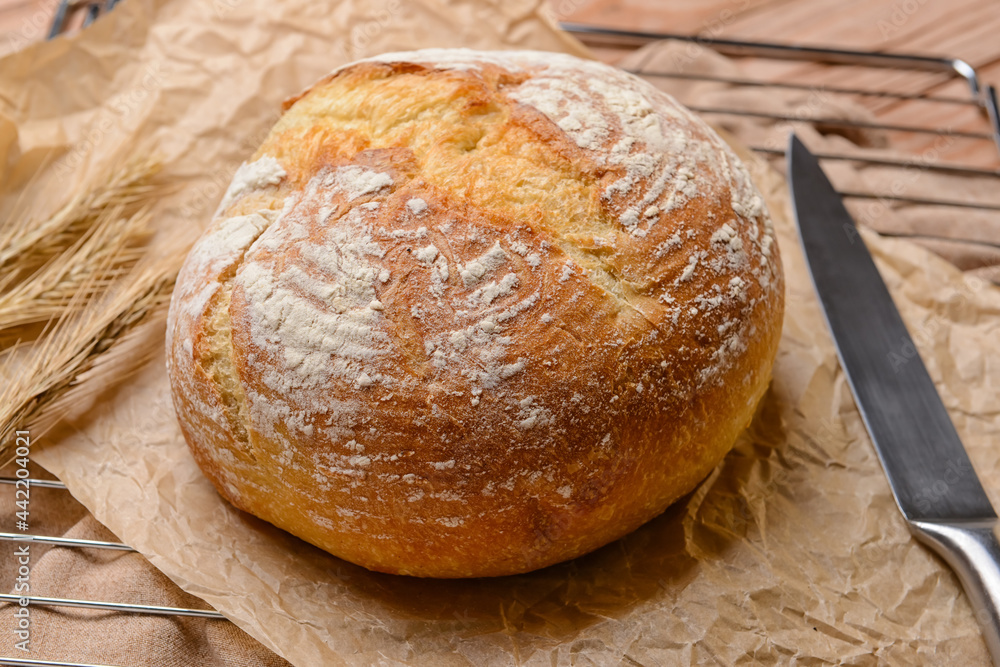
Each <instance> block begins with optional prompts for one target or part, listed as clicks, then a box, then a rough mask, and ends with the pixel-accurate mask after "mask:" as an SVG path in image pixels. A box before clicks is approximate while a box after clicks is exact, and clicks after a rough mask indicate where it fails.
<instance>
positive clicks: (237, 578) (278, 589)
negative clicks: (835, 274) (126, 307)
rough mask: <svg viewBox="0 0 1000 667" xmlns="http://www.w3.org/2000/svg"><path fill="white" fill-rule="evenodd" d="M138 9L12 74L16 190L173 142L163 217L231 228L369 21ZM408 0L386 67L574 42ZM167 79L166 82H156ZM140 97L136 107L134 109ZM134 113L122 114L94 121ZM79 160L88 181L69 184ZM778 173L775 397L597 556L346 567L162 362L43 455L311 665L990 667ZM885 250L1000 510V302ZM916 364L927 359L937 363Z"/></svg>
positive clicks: (293, 657)
mask: <svg viewBox="0 0 1000 667" xmlns="http://www.w3.org/2000/svg"><path fill="white" fill-rule="evenodd" d="M225 6H226V7H228V6H230V5H225ZM119 7H120V8H119V9H116V10H115V14H117V16H115V17H114V21H110V20H109V21H104V22H102V23H98V24H97V25H96V26H95V27H94V28H93V30H92V31H90V32H88V33H85V34H84V35H83V37H81V38H79V39H76V40H63V41H62V42H57V43H56V44H54V45H43V46H42V47H38V48H37V49H29V50H28V51H27V52H25V54H22V55H19V56H14V57H13V58H10V59H7V60H4V61H0V63H2V68H0V104H2V105H3V107H2V109H3V117H2V118H0V146H3V147H4V148H3V150H4V151H5V152H6V161H5V162H4V165H3V169H4V170H5V171H4V181H3V182H4V185H3V188H4V189H5V190H6V191H7V192H11V191H13V190H14V189H16V188H18V187H21V186H22V185H23V183H24V182H25V181H26V179H27V176H28V174H30V173H31V171H32V170H33V169H37V168H38V166H39V165H40V164H42V163H43V162H45V161H46V160H48V166H47V167H46V168H45V170H44V171H43V174H42V177H41V178H40V180H39V182H38V183H36V184H35V185H33V186H32V187H36V188H41V189H45V188H53V189H57V188H58V186H59V185H60V184H61V186H62V187H63V188H65V187H68V186H69V185H70V184H73V183H79V182H82V181H83V179H84V174H83V171H85V168H87V167H88V165H92V164H93V163H96V162H99V161H100V160H101V159H110V158H109V157H108V156H110V155H112V154H113V152H112V150H113V149H114V150H117V149H118V146H120V144H121V142H122V141H123V140H126V139H127V140H129V141H131V142H133V143H135V144H136V145H149V144H147V143H146V142H151V141H152V142H154V143H153V144H152V145H155V146H157V149H158V150H160V151H161V152H162V153H163V154H164V155H165V156H166V159H167V164H168V172H169V173H171V174H174V175H176V176H178V177H180V178H182V179H184V180H183V182H184V183H185V187H184V189H183V191H182V192H180V193H179V194H178V195H177V196H176V197H175V198H174V199H171V200H170V201H168V202H165V203H164V206H163V208H162V210H161V211H160V212H159V216H160V217H159V219H160V221H161V222H162V224H163V226H164V229H168V230H169V229H171V227H179V228H182V229H191V228H194V227H197V226H199V225H202V224H204V223H205V222H207V217H208V215H210V212H211V210H212V209H213V208H214V206H215V204H216V202H217V200H218V198H219V197H221V193H222V189H223V187H224V186H225V184H226V183H227V182H228V180H229V177H230V175H231V173H232V172H233V171H234V170H235V168H236V167H237V166H238V164H239V162H240V160H241V159H243V158H244V157H246V155H248V154H249V153H250V152H251V150H252V148H253V146H254V145H255V143H256V141H257V140H258V139H259V137H260V134H261V133H262V132H263V131H265V130H266V129H267V127H269V126H270V124H271V123H272V122H273V120H274V118H275V115H276V110H277V108H278V103H279V101H280V100H281V99H282V98H283V97H285V96H286V95H288V94H290V93H292V92H295V91H296V90H297V89H299V88H301V87H303V86H305V85H307V84H308V83H310V82H311V81H312V80H314V79H315V78H317V77H318V76H320V75H321V74H323V73H325V72H326V71H327V70H329V69H330V68H331V67H332V66H333V65H336V64H337V63H338V62H341V58H340V55H339V54H338V51H337V49H338V47H337V45H338V43H342V42H338V39H337V38H335V37H334V36H341V38H342V36H343V35H345V34H348V33H349V30H350V26H352V25H355V26H356V25H359V24H360V23H363V22H364V21H365V20H366V19H364V18H363V17H364V16H365V14H364V12H365V11H367V10H362V9H361V8H360V7H361V3H358V4H357V5H354V4H351V3H344V4H340V5H337V6H336V7H324V8H320V7H319V6H318V3H317V5H313V4H308V3H305V2H288V3H283V4H282V5H281V8H280V9H279V8H277V7H272V6H270V5H268V4H265V3H252V2H249V1H248V0H244V2H242V3H237V2H236V0H234V4H233V5H232V6H231V9H230V10H228V11H221V10H219V5H218V3H216V5H214V6H212V5H210V4H208V3H201V4H197V3H193V2H192V3H187V2H182V1H181V0H174V1H173V2H167V3H160V4H158V3H155V2H145V3H143V2H141V1H140V0H130V1H129V2H127V3H123V4H122V5H120V6H119ZM400 7H402V9H399V14H398V16H399V17H402V18H400V19H399V23H395V24H387V27H384V28H383V29H382V30H381V32H379V33H378V34H376V35H375V36H374V37H373V38H372V39H373V42H372V44H371V45H369V46H368V47H367V48H369V49H370V50H371V52H374V50H375V49H387V48H390V47H391V48H392V49H396V48H412V47H417V46H429V45H434V46H454V45H463V44H464V45H475V46H481V47H484V46H497V47H499V46H506V45H513V44H516V45H518V46H521V47H527V46H531V47H540V48H553V49H555V48H573V45H572V43H571V42H568V41H565V40H564V39H563V38H562V37H560V36H559V35H557V34H555V33H554V32H553V31H552V29H551V28H550V27H549V26H547V25H546V24H545V22H543V21H540V20H539V19H538V17H537V13H536V9H537V8H536V6H535V4H534V3H520V4H519V3H504V4H503V5H500V4H499V2H497V3H496V4H495V5H491V4H489V3H485V2H472V1H467V2H459V3H451V4H449V5H447V6H445V5H440V6H439V5H437V4H436V3H434V2H432V1H431V0H423V1H422V2H407V3H405V4H401V5H400ZM418 17H419V19H418ZM357 55H363V54H357ZM43 56H44V57H43ZM156 63H159V64H156ZM150 67H152V68H153V70H152V71H153V72H154V74H153V76H154V78H155V81H156V83H155V85H150V86H149V87H148V88H146V87H145V84H144V83H142V81H143V77H148V76H150V74H149V72H150V70H149V69H148V68H150ZM66 71H68V72H69V74H64V72H66ZM155 72H159V74H155ZM156 77H158V78H156ZM53 81H58V82H61V86H62V89H61V91H58V90H49V87H52V85H53V83H52V82H53ZM140 89H141V90H145V91H146V93H145V94H140V93H139V92H138V91H139V90H140ZM122 100H130V101H129V104H134V106H132V107H127V108H123V110H122V111H121V112H119V111H116V110H115V107H114V103H115V101H122ZM108 114H111V116H110V117H111V118H113V119H114V120H115V122H113V123H110V124H108V125H106V126H105V129H102V130H100V131H95V130H93V128H94V127H99V126H98V125H95V123H101V122H102V121H101V119H102V118H103V117H104V116H106V115H108ZM88 128H89V129H88ZM88 131H94V132H96V134H95V135H94V137H93V145H94V146H95V147H96V149H95V150H96V153H95V157H92V158H91V157H86V158H85V157H74V156H85V155H89V153H86V154H85V153H84V152H79V151H78V149H77V146H79V145H81V143H80V142H83V141H89V140H90V139H88V138H87V137H88V136H90V135H88V134H87V133H88ZM67 158H73V159H75V160H76V164H75V166H73V167H72V168H65V167H64V169H65V171H64V175H63V176H62V181H61V182H60V183H53V181H54V180H55V179H56V174H58V173H59V172H57V171H54V170H55V169H58V168H59V167H60V164H62V162H61V161H62V160H65V159H67ZM753 166H754V171H755V174H756V178H757V182H758V184H759V185H760V187H761V188H762V190H764V191H765V193H766V195H767V199H768V201H769V203H770V206H771V208H772V212H773V214H774V217H775V221H776V228H777V230H778V234H779V241H780V244H781V251H782V255H783V258H784V263H785V270H786V276H787V284H788V294H787V311H786V319H785V323H784V334H783V339H782V343H781V348H780V351H779V357H778V361H777V364H776V367H775V369H774V381H773V385H772V388H771V390H770V391H769V392H768V394H767V396H766V397H765V399H764V401H763V403H762V405H761V406H760V410H759V413H758V416H757V418H756V419H755V421H754V422H753V424H752V425H751V427H750V429H749V430H748V431H747V432H746V434H744V436H742V437H741V438H740V440H739V442H738V443H737V445H736V447H735V448H734V450H733V452H732V453H731V454H730V455H729V456H728V457H727V458H726V459H725V461H724V462H723V463H722V464H721V465H720V466H719V468H718V469H717V470H716V471H715V472H714V473H713V474H712V475H710V476H709V478H708V479H707V480H705V482H704V483H703V484H702V485H701V486H700V487H699V488H698V489H697V490H696V491H695V492H694V493H692V494H691V495H690V496H689V497H687V498H685V499H684V500H682V501H681V502H679V503H677V504H676V505H674V506H673V507H671V508H670V509H668V510H667V511H666V512H665V513H664V514H663V515H662V516H661V517H659V518H657V519H655V520H653V521H651V522H650V523H649V524H647V525H646V526H643V527H642V528H640V529H639V530H637V531H636V532H634V533H633V534H631V535H629V536H627V537H625V538H624V539H622V540H619V541H618V542H615V543H613V544H611V545H608V546H606V547H604V548H602V549H600V550H598V551H596V552H594V553H592V554H590V555H588V556H585V557H582V558H579V559H576V560H574V561H571V562H569V563H565V564H562V565H557V566H554V567H550V568H547V569H545V570H542V571H539V572H535V573H531V574H527V575H522V576H516V577H506V578H501V579H492V580H471V581H434V580H417V579H411V578H405V577H396V576H391V575H381V574H375V573H371V572H368V571H366V570H364V569H362V568H359V567H356V566H353V565H350V564H348V563H345V562H343V561H341V560H338V559H336V558H334V557H332V556H329V555H327V554H325V553H323V552H321V551H319V550H317V549H315V548H313V547H311V546H309V545H307V544H304V543H303V542H301V541H299V540H297V539H295V538H293V537H291V536H289V535H287V534H285V533H283V532H282V531H279V530H277V529H276V528H273V527H271V526H270V525H268V524H265V523H263V522H261V521H258V520H256V519H254V518H253V517H250V516H248V515H246V514H243V513H241V512H239V511H237V510H235V509H233V508H232V507H231V506H229V505H228V504H226V503H225V502H224V501H222V500H221V499H220V498H219V496H218V495H217V494H216V493H215V491H214V490H213V489H212V487H211V485H210V484H209V483H208V482H207V481H206V479H205V478H204V477H203V476H202V475H201V473H200V471H199V470H198V468H197V467H196V465H195V464H194V461H193V460H192V458H191V457H190V455H189V454H188V451H187V448H186V446H185V445H184V442H183V439H182V437H181V435H180V432H179V429H178V427H177V424H176V421H175V418H174V414H173V409H172V407H171V403H170V397H169V390H168V385H167V381H166V376H165V372H164V370H163V359H162V356H161V357H160V358H158V359H156V360H155V361H154V362H152V363H151V364H149V365H148V366H146V367H145V368H144V370H143V371H142V372H141V373H140V374H139V375H138V376H136V377H134V378H132V379H130V380H129V381H128V382H126V383H125V384H122V385H120V386H119V387H118V388H117V389H116V390H113V391H110V392H108V393H107V394H105V395H104V396H103V397H102V400H101V401H99V402H98V403H97V404H96V406H95V407H94V409H93V410H92V411H91V412H90V413H89V414H88V415H87V416H86V417H85V418H79V419H76V420H75V421H74V422H73V423H72V424H70V425H68V426H67V427H65V428H63V429H61V430H60V431H59V432H57V433H53V434H51V435H50V436H48V437H47V439H48V440H49V441H50V442H49V444H48V445H47V446H45V447H44V448H42V449H40V450H38V451H37V452H36V453H35V458H36V459H37V460H38V461H39V462H40V463H42V464H43V465H44V466H45V467H46V468H48V469H49V470H51V471H53V472H54V473H55V474H57V475H58V476H59V477H60V478H61V479H62V480H63V481H65V482H66V484H67V485H68V486H69V488H70V489H71V491H72V492H73V494H74V495H75V496H76V497H77V498H79V499H80V500H81V502H83V503H84V504H85V505H86V506H87V507H88V508H89V509H90V510H91V511H92V512H93V513H94V515H95V516H96V517H97V518H98V519H99V520H100V521H102V522H103V523H105V524H106V525H107V526H108V527H109V528H110V529H111V530H112V531H113V532H114V533H115V534H117V535H118V536H119V537H120V538H121V539H122V540H123V541H125V542H127V543H128V544H130V545H132V546H134V547H135V548H137V549H138V550H139V551H141V552H142V553H143V554H145V555H146V556H147V557H148V558H149V559H150V560H151V561H152V562H153V564H154V565H156V566H157V567H158V568H160V569H161V570H162V571H163V572H164V573H166V574H167V575H168V576H169V577H170V578H171V579H173V580H174V581H175V582H177V583H178V584H179V585H180V586H181V587H182V588H184V589H185V590H186V591H189V592H191V593H193V594H195V595H198V596H200V597H201V598H203V599H205V600H206V601H207V602H209V603H210V604H211V605H212V606H214V607H215V608H217V609H219V610H220V611H222V612H223V613H225V614H226V615H227V616H228V617H229V618H231V619H232V620H233V621H235V622H236V623H237V624H239V625H240V626H241V627H242V628H244V629H245V630H246V631H247V632H249V633H250V634H251V635H253V636H254V637H256V638H257V639H259V640H260V641H261V642H263V643H264V644H265V645H267V646H269V647H270V648H272V649H273V650H275V651H276V652H277V653H279V654H280V655H282V656H284V657H285V658H287V659H288V660H290V661H291V662H292V663H294V664H297V665H338V664H348V665H371V664H388V665H393V664H406V665H409V664H413V665H508V664H524V665H536V664H537V665H543V664H544V665H568V664H641V665H684V664H790V663H794V664H850V665H867V664H883V663H887V664H893V665H911V664H912V665H919V664H954V665H980V664H982V665H985V664H987V661H988V658H987V654H986V650H985V647H984V644H983V642H982V640H981V638H980V636H979V630H978V627H977V626H976V623H975V620H974V618H973V615H972V612H971V609H970V607H969V604H968V602H967V601H966V599H965V597H964V595H963V594H962V593H961V590H960V588H959V587H958V584H957V581H956V579H955V577H954V576H953V575H952V574H951V572H950V571H949V570H948V569H947V568H946V567H945V566H944V565H943V564H942V562H941V561H940V560H938V559H937V558H936V557H934V556H932V555H931V554H930V553H929V552H928V551H927V550H926V549H924V548H923V547H921V546H920V545H918V544H917V543H915V542H914V541H913V540H912V538H910V536H909V533H908V531H907V529H906V526H905V524H904V522H903V520H902V518H901V516H900V514H899V512H898V511H897V509H896V507H895V505H894V504H893V500H892V497H891V495H890V492H889V488H888V485H887V483H886V481H885V478H884V476H883V474H882V472H881V469H880V468H879V464H878V461H877V459H876V457H875V454H874V451H873V449H872V447H871V443H870V442H869V440H868V438H867V436H866V434H865V432H864V428H863V426H862V424H861V421H860V419H859V417H858V413H857V411H856V409H855V407H854V403H853V401H852V399H851V396H850V393H849V391H848V389H847V386H846V384H845V382H844V378H843V375H842V373H841V372H840V370H839V367H838V365H837V361H836V356H835V354H834V350H833V347H832V343H831V341H830V338H829V335H828V334H827V331H826V328H825V326H824V324H823V321H822V317H821V315H820V311H819V309H818V305H817V302H816V299H815V296H814V295H813V292H812V290H811V287H810V283H809V279H808V276H807V273H806V270H805V267H804V263H803V259H802V256H801V254H800V252H799V249H798V245H797V242H796V240H795V237H794V230H793V228H792V226H791V224H790V222H789V220H790V217H789V210H788V200H787V194H786V191H785V186H784V183H783V181H782V179H781V178H780V177H779V176H777V175H776V174H775V173H774V172H772V171H768V169H767V168H766V167H764V166H763V165H761V164H760V163H759V162H756V161H755V162H754V163H753ZM864 238H865V240H866V241H867V242H869V243H870V245H871V247H872V249H873V251H874V252H875V254H876V256H877V259H878V261H879V264H880V268H882V270H883V271H884V274H885V276H886V279H887V281H888V283H889V285H890V289H891V290H892V292H893V294H894V296H895V297H896V298H897V299H898V302H899V305H900V308H901V310H902V313H903V316H904V318H905V319H906V320H907V322H908V323H909V324H910V326H911V329H912V331H913V332H914V339H915V341H916V343H917V347H918V348H919V350H920V353H921V354H922V355H923V357H924V359H925V360H926V361H927V364H928V367H929V370H930V372H931V375H932V376H933V377H935V378H936V379H937V380H938V381H939V388H940V391H941V395H942V398H943V399H944V401H945V404H946V405H947V406H948V408H949V409H950V411H951V413H952V415H953V417H954V419H955V424H956V426H957V428H958V430H959V432H960V433H961V435H962V437H963V439H964V441H965V443H966V445H967V447H968V449H969V453H970V456H971V458H972V460H973V462H974V464H975V465H976V468H977V470H978V471H979V473H980V475H981V477H982V478H983V481H984V484H985V485H986V486H987V488H988V489H989V490H990V494H991V497H993V498H994V499H995V500H998V499H997V494H996V490H998V489H1000V460H998V455H997V454H996V453H995V452H996V449H995V443H996V442H1000V438H998V437H997V436H998V435H1000V433H998V432H1000V425H998V423H997V415H998V414H1000V342H998V341H1000V339H998V338H997V336H996V332H997V329H998V326H1000V291H998V290H997V289H995V288H994V287H992V286H990V285H988V284H987V283H985V282H984V281H981V280H977V279H975V278H974V277H971V278H970V277H967V276H963V275H962V274H961V273H960V272H959V271H958V270H957V269H956V268H954V267H953V266H951V265H949V264H948V263H946V262H945V261H943V260H942V259H940V258H938V257H936V256H934V255H931V254H930V253H929V252H927V251H926V250H924V249H921V248H918V247H916V246H914V245H911V244H908V243H906V242H902V241H892V240H885V239H882V238H879V237H877V236H875V235H873V234H867V233H866V234H865V237H864ZM152 344H162V341H161V340H160V338H159V336H153V341H152ZM900 355H901V358H902V360H903V363H906V362H907V360H908V359H911V358H912V356H913V351H912V350H909V349H906V348H904V347H902V346H901V349H900ZM928 492H929V493H933V490H932V489H931V490H928Z"/></svg>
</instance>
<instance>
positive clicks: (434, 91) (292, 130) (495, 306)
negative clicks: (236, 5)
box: [167, 50, 783, 577]
mask: <svg viewBox="0 0 1000 667" xmlns="http://www.w3.org/2000/svg"><path fill="white" fill-rule="evenodd" d="M782 309H783V283H782V274H781V264H780V260H779V257H778V249H777V246H776V245H775V240H774V232H773V230H772V227H771V222H770V218H769V217H768V213H767V211H766V210H765V208H764V205H763V202H762V199H761V196H760V194H759V193H758V191H757V190H756V189H755V187H754V186H753V184H752V183H751V181H750V179H749V176H748V174H747V171H746V169H745V168H744V167H743V165H742V164H741V163H740V162H739V160H738V159H737V158H736V157H735V155H734V154H733V153H732V151H731V150H730V149H729V148H728V147H727V146H726V145H725V144H724V143H723V142H722V141H721V140H720V139H719V137H718V136H716V135H715V133H713V132H712V131H711V130H710V129H709V128H708V127H707V126H706V125H705V124H704V123H703V122H701V121H700V120H699V119H697V118H696V117H694V116H693V115H692V114H691V113H690V112H688V111H687V110H685V109H684V108H682V107H681V106H679V105H678V104H677V103H676V102H674V100H673V99H671V98H670V97H669V96H667V95H665V94H663V93H661V92H659V91H657V90H655V89H654V88H652V87H651V86H649V85H648V84H646V83H645V82H643V81H641V80H639V79H636V78H634V77H632V76H630V75H628V74H625V73H623V72H621V71H618V70H615V69H613V68H611V67H608V66H605V65H602V64H598V63H593V62H586V61H582V60H579V59H576V58H572V57H568V56H563V55H557V54H550V53H536V52H497V53H479V52H473V51H466V50H456V51H445V50H427V51H417V52H412V53H398V54H389V55H384V56H380V57H379V58H376V59H371V60H367V61H361V62H358V63H354V64H351V65H348V66H346V67H343V68H341V69H339V70H337V71H336V72H334V73H333V74H331V75H330V76H328V77H326V78H325V79H323V80H321V81H320V82H318V83H317V84H316V85H314V86H313V87H312V88H310V89H309V90H308V91H306V92H305V93H303V94H302V95H301V96H299V97H298V98H296V99H295V100H291V101H289V102H288V103H287V104H286V111H285V114H284V115H283V116H282V118H281V119H280V120H279V121H278V123H277V125H276V126H275V127H274V128H273V130H272V131H271V133H270V135H269V136H268V137H267V139H266V140H265V141H264V143H263V145H262V146H261V147H260V149H259V150H258V151H257V153H256V154H255V155H254V156H253V157H252V159H251V160H249V161H248V162H247V163H246V164H244V165H243V166H242V167H241V168H240V169H239V171H238V172H237V174H236V176H235V177H234V180H233V184H232V185H231V186H230V188H229V190H228V192H227V193H226V195H225V198H224V199H223V202H222V204H221V206H220V208H219V211H218V212H217V214H216V218H215V220H214V222H213V223H212V225H211V227H210V228H209V229H208V230H207V231H206V233H205V234H204V236H203V237H202V238H201V240H200V241H199V242H198V244H197V245H196V246H195V248H194V250H193V251H192V253H191V255H190V257H189V258H188V260H187V262H186V264H185V266H184V268H183V270H182V272H181V275H180V277H179V280H178V284H177V288H176V290H175V293H174V298H173V301H172V303H171V309H170V318H169V323H168V339H167V350H168V355H167V357H168V371H169V375H170V381H171V385H172V389H173V396H174V404H175V407H176V410H177V414H178V418H179V420H180V424H181V427H182V429H183V432H184V436H185V437H186V439H187V441H188V443H189V445H190V447H191V450H192V452H193V453H194V456H195V458H196V459H197V461H198V463H199V465H200V466H201V467H202V469H203V470H204V472H205V474H206V475H207V476H208V477H209V479H211V481H212V482H213V483H214V484H215V486H216V487H217V488H218V490H219V492H220V493H221V494H222V495H223V496H224V497H225V498H227V499H228V500H229V501H231V502H232V503H233V504H234V505H236V506H237V507H239V508H241V509H243V510H246V511H248V512H250V513H252V514H254V515H256V516H258V517H261V518H263V519H265V520H267V521H269V522H271V523H273V524H275V525H277V526H279V527H281V528H284V529H285V530H288V531H289V532H291V533H293V534H295V535H298V536H300V537H302V538H303V539H305V540H307V541H309V542H312V543H313V544H315V545H318V546H319V547H322V548H323V549H326V550H327V551H329V552H331V553H333V554H335V555H337V556H340V557H342V558H345V559H347V560H349V561H352V562H354V563H358V564H360V565H363V566H365V567H368V568H371V569H374V570H380V571H385V572H394V573H401V574H410V575H417V576H432V577H471V576H491V575H504V574H511V573H517V572H525V571H528V570H532V569H535V568H539V567H543V566H546V565H549V564H552V563H557V562H560V561H563V560H566V559H568V558H572V557H574V556H578V555H580V554H583V553H586V552H588V551H590V550H592V549H595V548H597V547H599V546H601V545H603V544H606V543H608V542H610V541H611V540H614V539H616V538H618V537H620V536H622V535H624V534H626V533H628V532H629V531H631V530H633V529H635V528H636V527H638V526H639V525H641V524H642V523H644V522H645V521H648V520H649V519H650V518H652V517H654V516H656V515H657V514H658V513H660V512H662V511H663V510H664V509H665V508H666V507H667V506H668V505H669V504H670V503H671V502H673V501H675V500H677V499H678V498H679V497H680V496H682V495H684V494H685V493H687V492H689V491H690V490H691V489H693V488H694V486H695V485H696V484H697V483H698V482H699V481H700V480H701V479H703V478H704V477H705V476H706V475H707V474H708V473H709V472H710V471H711V469H712V468H713V467H714V466H715V465H717V464H718V462H719V461H720V460H721V459H722V457H723V456H724V455H725V453H726V452H727V451H728V450H729V448H730V447H731V446H732V444H733V442H734V440H735V438H736V437H737V435H738V434H739V432H740V431H741V430H742V429H743V428H744V427H745V426H746V425H747V424H748V423H749V421H750V419H751V417H752V415H753V412H754V409H755V406H756V404H757V402H758V401H759V399H760V398H761V396H762V395H763V393H764V391H765V389H766V387H767V383H768V380H769V375H770V369H771V365H772V362H773V360H774V356H775V351H776V348H777V343H778V338H779V335H780V327H781V320H782Z"/></svg>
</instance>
